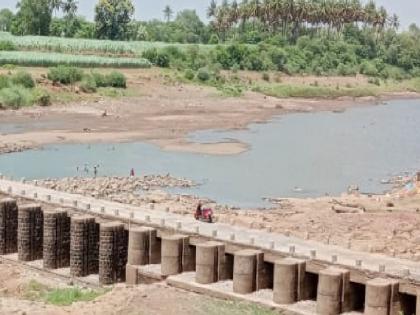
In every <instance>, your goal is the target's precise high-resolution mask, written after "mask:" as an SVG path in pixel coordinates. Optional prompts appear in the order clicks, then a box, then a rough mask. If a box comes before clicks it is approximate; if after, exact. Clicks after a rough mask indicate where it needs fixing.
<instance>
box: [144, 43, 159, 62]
mask: <svg viewBox="0 0 420 315" xmlns="http://www.w3.org/2000/svg"><path fill="white" fill-rule="evenodd" d="M157 55H158V51H157V49H156V48H154V47H153V48H149V49H146V50H145V51H143V52H142V54H141V56H142V57H143V58H145V59H147V60H149V61H150V62H151V63H153V64H155V63H156V58H157Z"/></svg>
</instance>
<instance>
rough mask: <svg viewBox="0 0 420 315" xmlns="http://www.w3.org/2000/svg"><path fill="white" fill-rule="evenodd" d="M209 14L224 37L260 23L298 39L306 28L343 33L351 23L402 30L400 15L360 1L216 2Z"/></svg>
mask: <svg viewBox="0 0 420 315" xmlns="http://www.w3.org/2000/svg"><path fill="white" fill-rule="evenodd" d="M207 13H208V16H209V17H211V18H212V21H211V23H212V25H213V28H214V29H215V30H217V32H218V33H219V34H221V35H222V36H224V35H225V33H226V32H227V31H228V30H230V29H231V28H232V27H235V26H241V27H240V28H239V30H240V31H241V30H242V31H243V30H244V29H245V25H246V23H247V22H248V21H252V23H253V24H254V26H255V24H256V23H257V22H258V23H259V25H260V27H261V28H262V31H265V32H270V33H279V32H281V34H282V35H283V36H292V37H293V38H294V39H296V38H297V37H298V35H299V31H300V30H301V29H302V28H305V29H312V30H315V31H317V30H322V29H325V28H326V29H328V31H329V32H335V33H340V32H341V31H342V30H343V28H344V26H345V25H348V24H353V25H354V24H357V25H363V26H364V27H366V26H370V27H373V28H375V29H376V30H377V31H382V30H384V29H385V28H386V27H392V28H395V29H397V28H398V27H399V19H398V16H397V15H395V14H392V15H391V14H389V13H388V12H387V10H386V9H385V8H384V7H382V6H381V7H377V6H376V4H375V3H374V2H373V1H369V2H368V3H367V4H366V5H363V4H362V3H361V2H360V0H263V1H262V0H243V1H241V2H237V1H236V0H233V1H232V2H231V3H229V2H228V1H227V0H223V1H222V3H221V5H217V2H216V1H215V0H212V1H211V3H210V6H209V8H208V12H207Z"/></svg>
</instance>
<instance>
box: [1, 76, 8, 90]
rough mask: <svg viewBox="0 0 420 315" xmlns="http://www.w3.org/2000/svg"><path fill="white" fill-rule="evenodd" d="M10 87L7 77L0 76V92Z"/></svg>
mask: <svg viewBox="0 0 420 315" xmlns="http://www.w3.org/2000/svg"><path fill="white" fill-rule="evenodd" d="M9 86H10V80H9V77H8V76H7V75H4V74H1V75H0V90H1V89H4V88H7V87H9Z"/></svg>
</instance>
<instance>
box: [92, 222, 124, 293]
mask: <svg viewBox="0 0 420 315" xmlns="http://www.w3.org/2000/svg"><path fill="white" fill-rule="evenodd" d="M127 248H128V235H127V231H126V230H125V229H124V224H122V223H118V222H111V223H104V224H101V226H100V234H99V283H100V284H103V285H107V284H113V283H116V282H122V281H125V271H126V270H125V268H126V265H127Z"/></svg>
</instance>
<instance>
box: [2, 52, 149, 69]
mask: <svg viewBox="0 0 420 315" xmlns="http://www.w3.org/2000/svg"><path fill="white" fill-rule="evenodd" d="M6 64H14V65H20V66H33V67H50V66H57V65H69V66H77V67H92V68H94V67H101V68H150V66H151V64H150V62H149V61H148V60H146V59H144V58H115V57H100V56H88V55H69V54H59V53H45V52H33V51H0V65H6Z"/></svg>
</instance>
